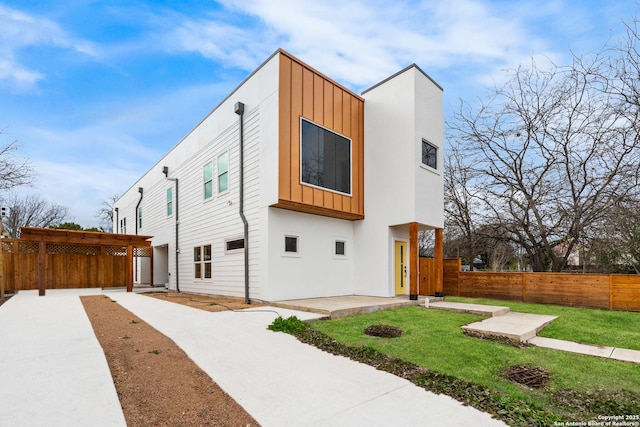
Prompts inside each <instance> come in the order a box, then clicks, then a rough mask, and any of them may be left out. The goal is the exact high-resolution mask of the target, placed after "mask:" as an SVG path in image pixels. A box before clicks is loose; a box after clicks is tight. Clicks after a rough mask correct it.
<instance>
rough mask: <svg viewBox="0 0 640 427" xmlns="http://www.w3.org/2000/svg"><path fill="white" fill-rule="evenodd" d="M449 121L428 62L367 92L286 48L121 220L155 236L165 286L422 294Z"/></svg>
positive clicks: (248, 292)
mask: <svg viewBox="0 0 640 427" xmlns="http://www.w3.org/2000/svg"><path fill="white" fill-rule="evenodd" d="M443 133H444V132H443V112H442V88H441V87H440V86H439V85H438V84H437V83H435V82H434V81H433V80H432V79H431V78H430V77H429V76H428V75H427V74H425V73H424V72H423V71H422V70H421V69H420V68H418V67H417V66H416V65H411V66H409V67H407V68H405V69H403V70H401V71H399V72H398V73H396V74H395V75H393V76H391V77H389V78H388V79H386V80H384V81H382V82H380V83H378V84H377V85H375V86H373V87H371V88H370V89H368V90H366V91H364V92H363V93H362V95H357V94H355V93H353V92H352V91H350V90H349V89H347V88H345V87H344V86H342V85H340V84H339V83H337V82H335V81H333V80H331V79H330V78H328V77H327V76H325V75H323V74H322V73H320V72H318V71H316V70H315V69H313V68H311V67H310V66H308V65H306V64H305V63H303V62H302V61H300V60H299V59H297V58H295V57H294V56H292V55H290V54H289V53H287V52H285V51H283V50H278V51H276V52H275V53H274V54H273V55H272V56H271V57H269V58H268V59H267V60H266V61H265V62H264V63H263V64H262V65H261V66H260V67H259V68H258V69H256V70H255V71H254V72H253V73H252V74H251V75H250V76H249V77H248V78H247V79H246V80H244V81H243V82H242V83H241V84H240V85H239V86H238V87H237V88H236V89H235V90H234V91H233V92H231V94H229V96H228V97H227V98H226V99H224V100H223V101H222V102H220V104H219V105H218V106H217V107H215V108H214V109H213V111H211V113H210V114H209V115H208V116H207V117H205V118H204V119H203V120H202V121H201V122H200V123H199V124H198V125H197V126H196V127H195V128H194V129H193V130H192V131H191V132H190V133H189V134H188V135H187V136H185V137H184V138H183V139H182V140H181V141H180V142H179V143H178V144H177V145H176V146H175V147H174V148H173V149H171V150H170V151H169V152H168V153H167V154H166V155H165V156H164V157H163V158H162V159H160V161H158V163H157V164H156V165H155V166H153V167H152V168H151V169H150V170H149V171H148V172H146V173H145V174H144V175H142V177H141V178H140V179H139V180H138V181H137V182H135V183H134V184H133V185H132V186H131V188H129V189H128V190H127V191H126V192H125V193H124V194H123V195H122V196H121V197H120V199H119V200H117V202H116V203H115V205H114V211H115V212H114V230H117V232H119V233H129V234H133V233H134V232H135V234H138V233H139V234H145V235H150V236H153V239H152V246H153V260H154V261H153V276H152V277H153V278H154V282H155V283H154V285H163V286H167V287H169V288H171V289H178V290H180V291H184V292H193V293H202V294H215V295H229V296H238V297H245V298H247V299H249V298H250V299H258V300H264V301H277V300H285V299H297V298H311V297H326V296H337V295H371V296H383V297H388V296H395V295H399V294H400V295H409V296H410V297H411V298H416V297H417V293H418V288H417V281H418V265H419V263H418V261H417V260H418V253H417V252H418V232H419V231H420V230H425V229H436V230H437V232H436V246H437V245H438V244H440V245H441V243H442V232H441V230H442V227H443V223H444V219H443V179H442V173H443V170H442V165H443V161H442V159H443ZM145 262H148V261H147V259H140V260H139V262H137V267H136V268H137V271H136V281H137V282H140V283H148V281H149V277H150V275H149V274H148V273H146V272H147V271H148V268H145V266H144V263H145Z"/></svg>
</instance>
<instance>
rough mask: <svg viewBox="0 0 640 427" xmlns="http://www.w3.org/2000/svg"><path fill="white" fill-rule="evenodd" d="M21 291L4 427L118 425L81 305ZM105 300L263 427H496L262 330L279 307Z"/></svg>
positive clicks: (8, 358)
mask: <svg viewBox="0 0 640 427" xmlns="http://www.w3.org/2000/svg"><path fill="white" fill-rule="evenodd" d="M98 293H100V290H92V289H89V290H71V291H55V290H48V291H47V295H46V296H45V297H38V296H37V291H35V292H25V291H22V292H20V293H18V294H17V295H15V296H14V297H12V298H11V299H10V300H9V301H8V302H6V303H5V304H4V305H3V306H2V307H0V325H1V327H0V344H1V345H0V425H1V426H5V425H6V426H12V427H13V426H42V425H46V426H89V425H90V426H124V425H125V419H124V416H123V414H122V410H121V408H120V404H119V401H118V397H117V394H116V391H115V387H114V385H113V381H112V378H111V375H110V372H109V369H108V366H107V363H106V360H105V357H104V353H103V352H102V349H101V347H100V345H99V343H98V341H97V339H96V338H95V335H94V334H93V330H92V329H91V324H90V322H89V320H88V318H87V316H86V313H85V312H84V309H83V307H82V304H81V302H80V299H79V296H80V295H87V294H98ZM107 295H108V296H109V297H110V298H112V299H114V300H115V301H117V302H118V303H120V304H121V305H122V306H123V307H125V308H126V309H128V310H130V311H132V312H134V313H135V314H136V315H137V316H139V317H140V318H142V319H143V320H145V321H146V322H147V323H149V324H151V325H152V326H153V327H155V328H156V329H158V330H159V331H160V332H162V333H163V334H165V335H166V336H168V337H169V338H171V339H172V340H173V341H174V342H175V343H176V344H178V345H179V346H180V347H181V348H182V349H183V350H184V351H185V352H186V353H187V354H188V355H189V357H191V359H192V360H193V361H194V362H195V363H197V364H198V365H199V366H200V367H201V368H202V369H203V370H204V371H205V372H207V373H208V374H209V375H210V376H211V378H213V380H214V381H215V382H216V383H218V384H219V385H220V386H221V387H222V388H223V389H224V390H225V391H226V392H227V393H228V394H229V395H231V396H232V397H233V398H234V399H235V400H236V401H238V403H240V404H241V405H242V406H243V407H244V408H245V409H246V410H247V411H248V412H249V413H250V414H251V415H252V416H253V417H254V418H255V419H256V420H257V421H258V422H259V423H260V424H261V425H263V426H289V425H291V426H293V425H295V426H360V425H362V426H365V425H366V426H385V427H387V426H389V425H393V426H414V425H433V426H468V425H474V426H505V424H504V423H502V422H501V421H497V420H495V419H492V418H491V416H490V415H488V414H486V413H483V412H480V411H478V410H476V409H473V408H471V407H467V406H464V405H462V404H461V403H459V402H457V401H455V400H453V399H451V398H449V397H448V396H444V395H435V394H433V393H430V392H427V391H425V390H424V389H421V388H419V387H417V386H415V385H414V384H412V383H410V382H408V381H406V380H404V379H401V378H399V377H396V376H394V375H391V374H388V373H386V372H382V371H378V370H376V369H374V368H372V367H370V366H368V365H364V364H361V363H357V362H353V361H351V360H349V359H347V358H344V357H338V356H333V355H330V354H328V353H325V352H322V351H320V350H318V349H316V348H314V347H312V346H309V345H306V344H302V343H300V342H298V341H297V340H296V339H295V338H294V337H292V336H290V335H286V334H283V333H274V332H271V331H268V330H267V329H266V327H267V325H269V324H270V323H271V322H272V321H273V319H274V318H275V317H277V316H278V315H282V316H283V317H287V316H290V315H292V314H295V315H296V316H298V317H299V318H301V319H311V318H316V317H318V316H322V315H318V314H314V313H308V312H299V311H291V310H286V309H282V308H273V309H270V308H264V307H261V308H259V309H251V310H247V311H244V312H219V313H211V312H206V311H202V310H198V309H195V308H191V307H186V306H182V305H179V304H175V303H171V302H168V301H161V300H158V299H155V298H149V297H145V296H142V295H138V294H135V293H125V292H108V293H107Z"/></svg>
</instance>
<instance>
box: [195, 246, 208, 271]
mask: <svg viewBox="0 0 640 427" xmlns="http://www.w3.org/2000/svg"><path fill="white" fill-rule="evenodd" d="M193 265H194V277H195V278H196V279H211V245H205V246H196V247H195V248H193Z"/></svg>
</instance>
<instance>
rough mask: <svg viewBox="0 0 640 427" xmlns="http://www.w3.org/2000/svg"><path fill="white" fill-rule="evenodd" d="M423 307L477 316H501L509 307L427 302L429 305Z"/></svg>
mask: <svg viewBox="0 0 640 427" xmlns="http://www.w3.org/2000/svg"><path fill="white" fill-rule="evenodd" d="M425 307H428V308H433V309H436V310H446V311H455V312H458V313H471V314H477V315H479V316H490V317H493V316H502V315H504V314H507V313H508V312H509V307H502V306H498V305H482V304H467V303H464V302H448V301H440V302H429V305H428V306H427V305H425Z"/></svg>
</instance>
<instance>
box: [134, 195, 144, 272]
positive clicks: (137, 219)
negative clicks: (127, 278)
mask: <svg viewBox="0 0 640 427" xmlns="http://www.w3.org/2000/svg"><path fill="white" fill-rule="evenodd" d="M142 191H143V188H142V187H138V193H140V199H138V204H137V205H136V216H135V223H136V236H137V235H138V221H139V220H140V218H139V215H138V209H139V208H140V203H142ZM135 262H136V267H135V272H136V277H135V279H134V280H135V281H136V282H137V281H138V257H135Z"/></svg>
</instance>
